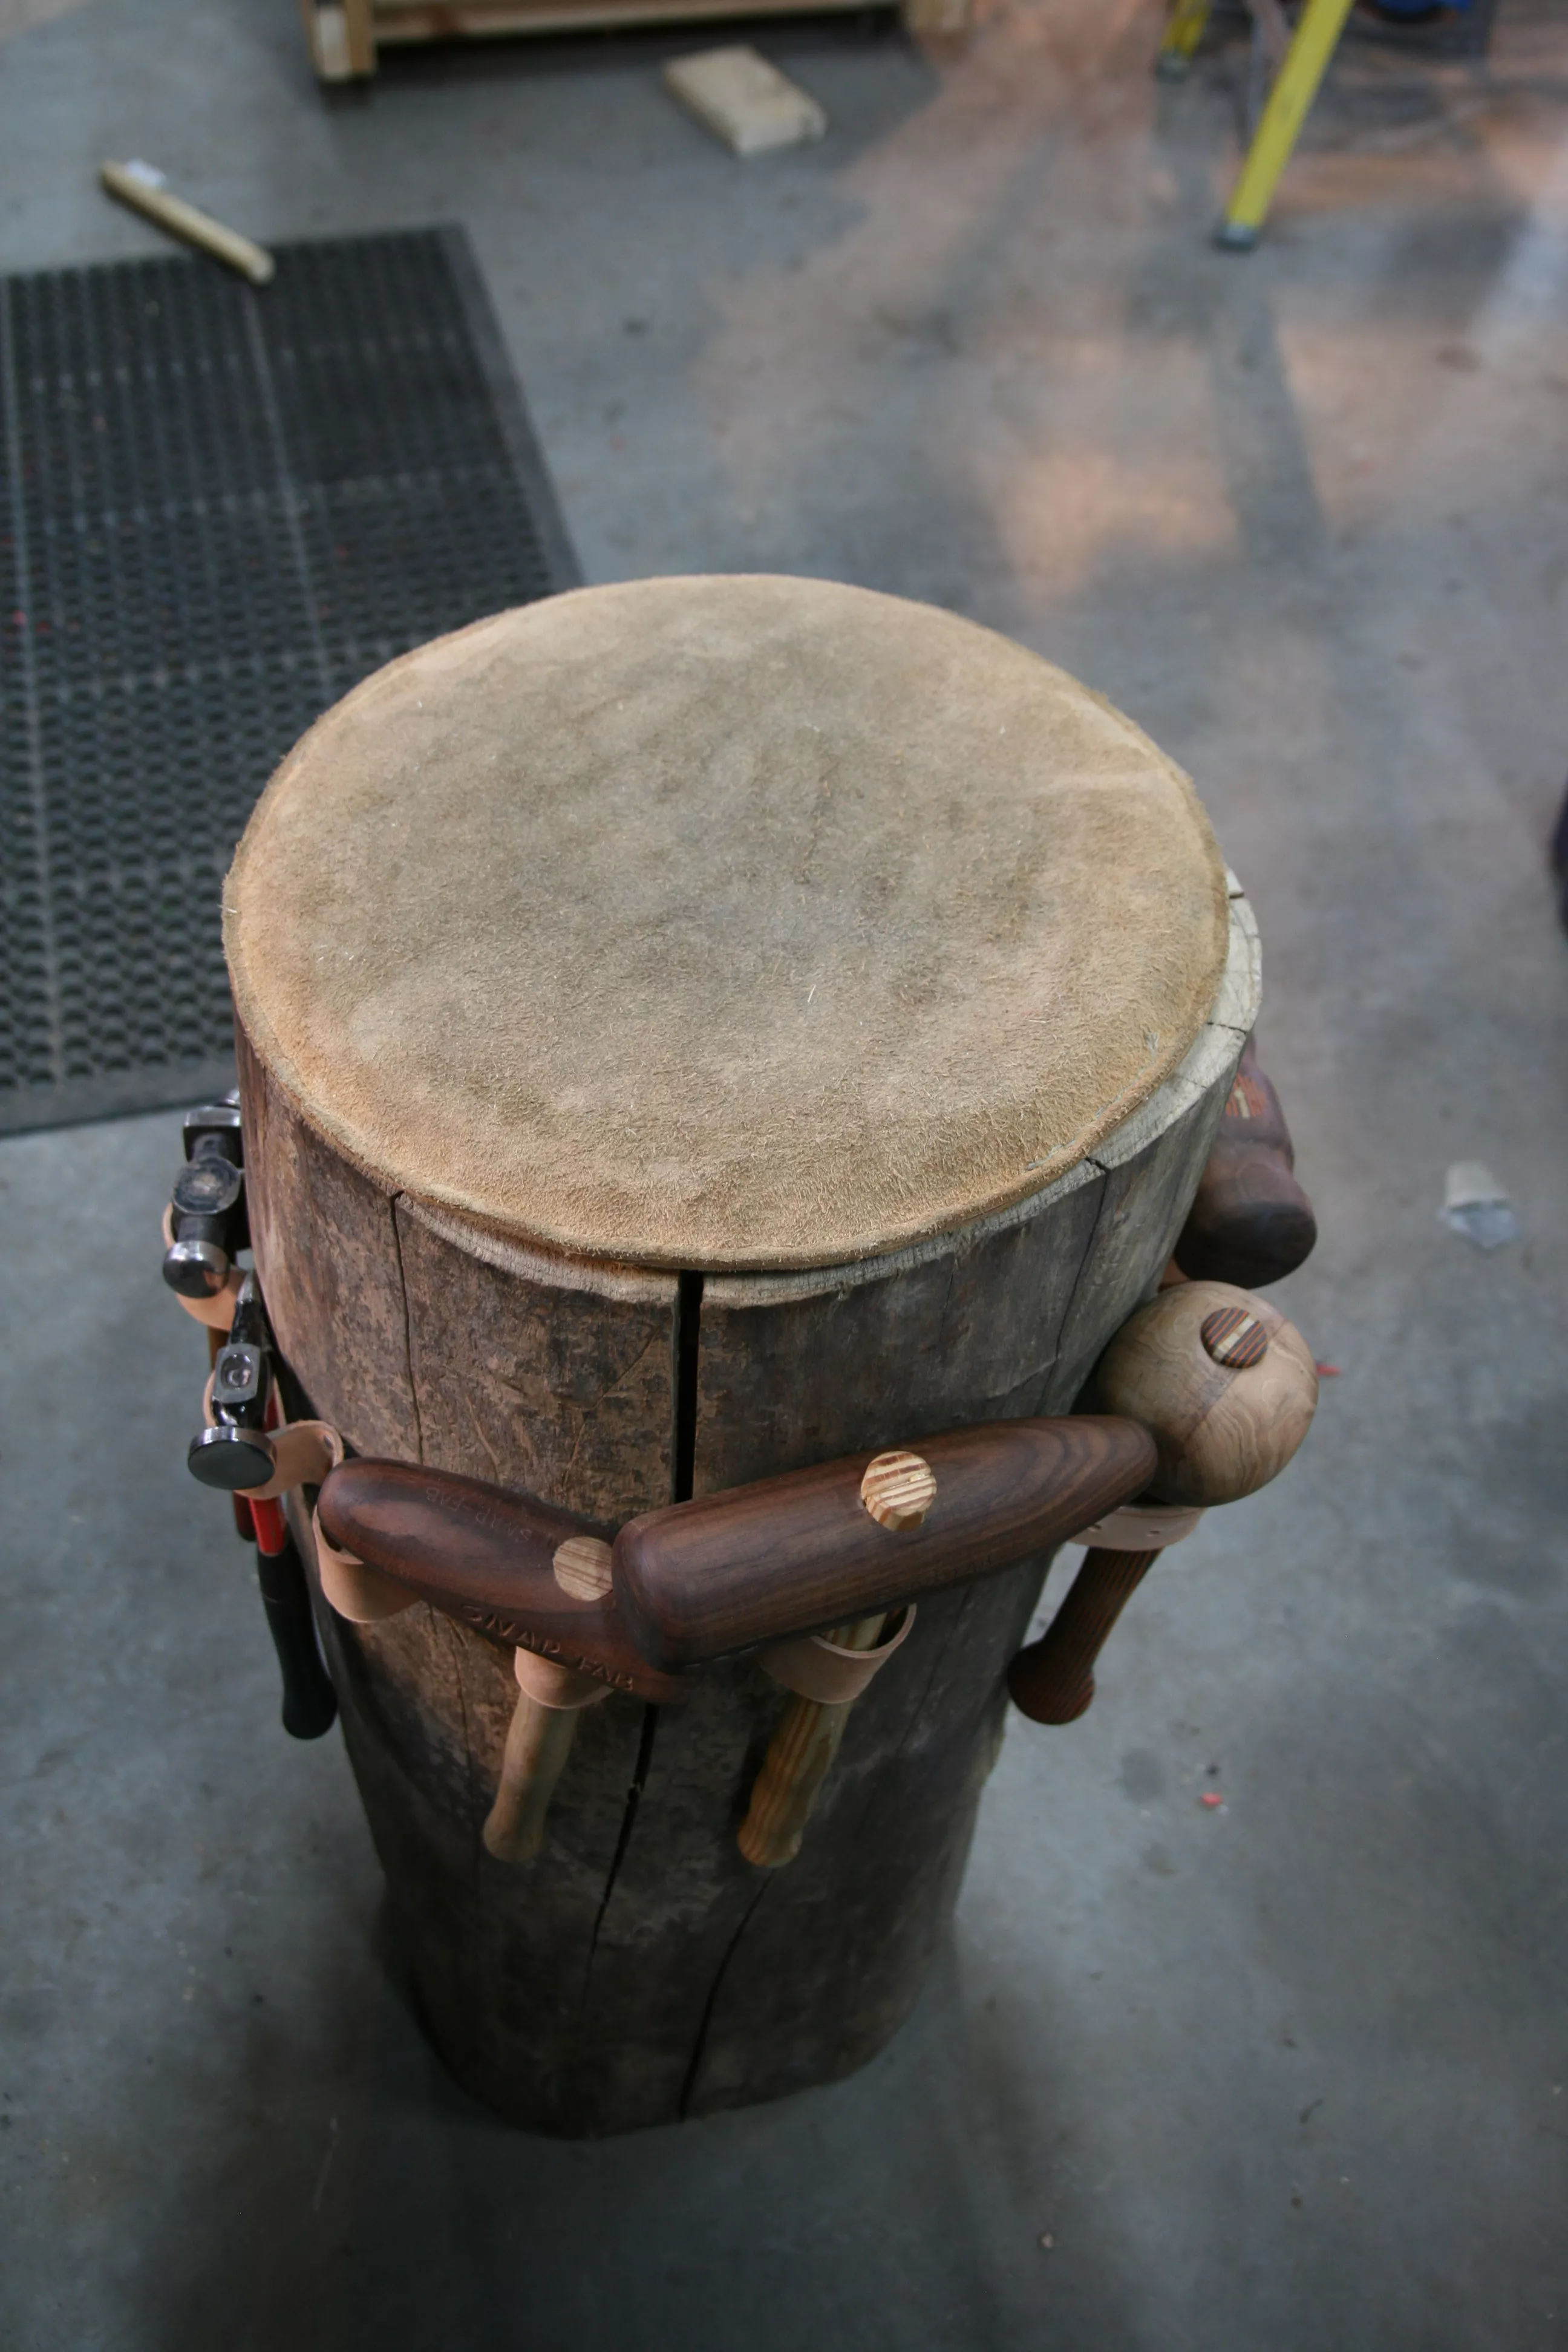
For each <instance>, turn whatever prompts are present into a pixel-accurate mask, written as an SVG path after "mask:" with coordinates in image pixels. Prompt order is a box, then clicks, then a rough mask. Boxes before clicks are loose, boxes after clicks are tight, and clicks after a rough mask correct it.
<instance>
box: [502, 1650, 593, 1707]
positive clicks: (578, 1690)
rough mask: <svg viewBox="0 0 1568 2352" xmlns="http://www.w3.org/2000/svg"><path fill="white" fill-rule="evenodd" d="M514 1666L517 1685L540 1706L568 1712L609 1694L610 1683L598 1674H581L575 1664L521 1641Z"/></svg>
mask: <svg viewBox="0 0 1568 2352" xmlns="http://www.w3.org/2000/svg"><path fill="white" fill-rule="evenodd" d="M511 1670H512V1672H513V1674H514V1675H516V1676H517V1686H518V1688H519V1690H520V1691H521V1693H522V1695H523V1696H524V1697H525V1698H531V1699H532V1700H533V1701H534V1702H535V1704H536V1705H537V1706H549V1707H554V1708H555V1709H556V1710H557V1711H558V1712H559V1713H561V1714H563V1715H565V1714H570V1713H573V1712H574V1711H575V1710H576V1709H577V1708H578V1707H580V1706H597V1704H598V1702H599V1701H600V1699H602V1698H608V1697H609V1696H610V1685H609V1684H608V1683H607V1682H605V1681H604V1680H603V1679H602V1678H601V1677H600V1676H599V1675H580V1674H578V1673H577V1671H576V1669H575V1668H574V1667H573V1666H563V1665H558V1664H556V1662H555V1660H554V1659H553V1658H542V1657H540V1656H539V1655H538V1654H537V1653H536V1652H534V1651H532V1650H525V1649H524V1648H523V1647H522V1645H521V1643H519V1644H518V1647H517V1648H516V1649H515V1650H514V1651H513V1652H512V1660H511Z"/></svg>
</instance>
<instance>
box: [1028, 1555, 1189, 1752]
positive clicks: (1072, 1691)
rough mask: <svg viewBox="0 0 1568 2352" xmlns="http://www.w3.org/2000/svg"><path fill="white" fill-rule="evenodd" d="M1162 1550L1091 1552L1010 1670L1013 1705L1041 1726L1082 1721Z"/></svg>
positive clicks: (1085, 1556) (1085, 1557)
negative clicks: (1103, 1662)
mask: <svg viewBox="0 0 1568 2352" xmlns="http://www.w3.org/2000/svg"><path fill="white" fill-rule="evenodd" d="M1159 1557H1160V1555H1159V1553H1158V1552H1157V1551H1100V1550H1095V1551H1087V1552H1085V1554H1084V1556H1083V1565H1082V1567H1081V1568H1080V1569H1079V1572H1078V1574H1077V1576H1075V1577H1074V1579H1073V1582H1072V1590H1071V1591H1069V1592H1068V1597H1067V1599H1066V1600H1065V1601H1063V1602H1062V1605H1061V1607H1060V1608H1059V1609H1058V1611H1057V1613H1056V1615H1055V1616H1054V1617H1053V1618H1052V1620H1051V1622H1050V1624H1049V1625H1048V1626H1047V1629H1046V1631H1045V1633H1043V1634H1042V1635H1041V1637H1040V1639H1039V1640H1038V1641H1037V1642H1031V1643H1030V1644H1029V1646H1028V1648H1027V1649H1026V1650H1020V1651H1019V1653H1018V1654H1017V1656H1016V1658H1015V1659H1014V1661H1013V1663H1012V1664H1011V1665H1010V1666H1009V1667H1008V1669H1007V1688H1008V1690H1009V1692H1010V1693H1011V1694H1012V1698H1013V1704H1014V1706H1016V1707H1018V1708H1019V1709H1020V1710H1021V1712H1022V1713H1023V1714H1025V1715H1026V1716H1028V1717H1030V1719H1031V1720H1032V1721H1033V1722H1035V1723H1076V1722H1077V1721H1078V1719H1079V1716H1080V1715H1083V1714H1085V1713H1087V1711H1088V1709H1089V1703H1090V1701H1091V1700H1092V1699H1093V1697H1094V1662H1095V1660H1096V1659H1097V1658H1098V1657H1099V1655H1100V1651H1101V1650H1102V1649H1103V1648H1104V1646H1105V1643H1106V1641H1107V1639H1108V1638H1109V1636H1110V1629H1111V1627H1112V1626H1113V1625H1114V1624H1115V1622H1116V1621H1117V1619H1118V1618H1119V1617H1120V1616H1121V1612H1122V1611H1123V1610H1124V1609H1125V1608H1126V1606H1127V1603H1128V1602H1129V1601H1131V1598H1132V1595H1133V1594H1134V1593H1135V1592H1136V1591H1137V1590H1138V1587H1139V1586H1140V1585H1141V1584H1142V1581H1143V1579H1144V1577H1145V1576H1146V1575H1147V1574H1148V1572H1149V1570H1150V1569H1151V1568H1152V1566H1153V1564H1154V1562H1155V1561H1156V1560H1157V1559H1159Z"/></svg>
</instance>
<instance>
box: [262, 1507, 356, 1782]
mask: <svg viewBox="0 0 1568 2352" xmlns="http://www.w3.org/2000/svg"><path fill="white" fill-rule="evenodd" d="M250 1508H251V1515H252V1517H253V1518H254V1519H255V1522H256V1575H257V1581H258V1583H259V1585H260V1587H261V1598H262V1601H263V1602H264V1604H265V1606H266V1610H267V1630H268V1633H270V1634H271V1636H272V1646H273V1648H274V1649H275V1650H276V1651H277V1653H278V1666H279V1673H280V1674H281V1675H282V1677H283V1728H284V1730H285V1731H286V1732H288V1734H289V1738H292V1739H320V1738H321V1735H322V1733H323V1732H326V1731H330V1730H331V1727H332V1725H333V1724H334V1722H335V1721H336V1720H337V1713H338V1699H337V1693H336V1692H335V1691H334V1690H333V1688H332V1685H331V1682H330V1680H329V1679H328V1676H327V1670H326V1668H325V1666H323V1665H322V1664H321V1652H320V1651H319V1650H318V1649H317V1647H316V1623H315V1619H314V1617H313V1616H312V1615H311V1613H310V1587H309V1585H308V1584H307V1583H306V1581H305V1571H304V1570H303V1568H302V1567H301V1566H300V1555H299V1553H298V1552H297V1551H296V1550H295V1549H294V1542H293V1538H292V1537H291V1536H290V1535H289V1528H288V1524H287V1522H286V1521H285V1519H284V1517H283V1514H282V1512H281V1510H280V1509H279V1507H278V1505H277V1504H276V1503H252V1505H251V1507H250Z"/></svg>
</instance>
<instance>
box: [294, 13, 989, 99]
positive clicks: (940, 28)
mask: <svg viewBox="0 0 1568 2352" xmlns="http://www.w3.org/2000/svg"><path fill="white" fill-rule="evenodd" d="M865 5H867V0H300V16H301V17H302V19H303V21H304V26H305V40H306V44H307V47H309V49H310V63H311V64H312V66H314V68H315V69H316V74H317V77H318V79H320V80H321V81H328V82H340V81H355V80H359V79H363V77H364V76H366V75H367V74H373V73H374V71H375V68H376V58H377V54H378V52H379V51H380V50H381V49H383V48H384V47H390V46H391V45H392V44H393V43H401V42H407V41H449V40H468V39H480V38H488V37H490V36H492V35H496V34H501V33H569V32H575V31H576V30H578V29H579V28H580V27H588V26H595V27H603V26H620V25H627V26H630V25H695V24H702V23H706V22H711V21H725V22H732V21H733V20H734V19H735V18H736V17H739V16H821V15H826V14H829V13H832V14H835V15H847V14H850V13H852V12H855V11H858V10H859V9H862V8H864V7H865ZM970 11H971V0H899V14H900V16H901V18H902V19H903V23H904V26H905V28H906V30H907V31H909V32H910V33H911V34H914V35H916V36H918V37H931V36H940V35H942V34H952V33H962V32H963V31H965V30H966V29H967V27H968V25H969V21H970Z"/></svg>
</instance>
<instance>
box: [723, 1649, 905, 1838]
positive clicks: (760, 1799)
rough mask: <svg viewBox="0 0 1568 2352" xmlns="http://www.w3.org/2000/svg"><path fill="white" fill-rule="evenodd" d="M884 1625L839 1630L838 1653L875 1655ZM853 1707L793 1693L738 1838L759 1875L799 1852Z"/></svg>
mask: <svg viewBox="0 0 1568 2352" xmlns="http://www.w3.org/2000/svg"><path fill="white" fill-rule="evenodd" d="M886 1623H887V1619H886V1617H885V1616H879V1617H865V1618H862V1619H861V1621H860V1622H859V1623H858V1624H856V1625H846V1626H843V1627H841V1628H839V1630H838V1631H837V1633H835V1635H834V1639H835V1641H836V1642H837V1644H838V1646H839V1648H840V1649H844V1650H874V1649H875V1648H876V1647H877V1644H878V1643H879V1641H880V1640H881V1638H882V1630H883V1627H884V1626H885V1625H886ZM854 1705H855V1701H854V1700H853V1699H852V1698H851V1699H841V1700H837V1701H831V1702H830V1701H824V1700H821V1699H811V1698H801V1697H800V1696H798V1695H797V1694H795V1693H794V1692H792V1693H791V1695H790V1697H789V1699H788V1701H787V1703H786V1705H785V1707H784V1713H783V1715H782V1716H781V1717H779V1721H778V1727H777V1729H776V1730H775V1731H774V1733H773V1738H772V1739H771V1740H770V1742H769V1743H768V1752H767V1754H766V1756H765V1757H764V1758H763V1769H762V1770H761V1771H760V1772H759V1773H758V1774H757V1777H756V1779H755V1780H754V1781H753V1782H752V1801H751V1803H750V1805H749V1807H748V1808H747V1811H746V1818H745V1820H744V1821H743V1822H742V1824H741V1828H740V1832H739V1834H738V1836H737V1838H736V1843H737V1844H738V1845H739V1847H740V1849H741V1852H742V1853H743V1854H744V1856H745V1858H746V1860H747V1861H748V1862H749V1863H752V1864H754V1865H755V1866H756V1868H757V1869H759V1870H780V1869H782V1868H783V1866H784V1864H785V1863H786V1862H793V1861H794V1860H795V1856H796V1854H797V1853H799V1852H800V1845H801V1840H802V1838H803V1837H804V1836H805V1825H806V1823H807V1822H809V1821H810V1819H811V1816H812V1813H813V1811H814V1810H815V1809H816V1801H817V1798H818V1797H819V1796H820V1795H821V1793H822V1785H823V1782H824V1781H825V1780H826V1778H827V1775H828V1773H829V1772H830V1771H831V1769H833V1759H834V1758H835V1757H836V1756H837V1753H838V1743H839V1741H840V1740H841V1739H842V1738H843V1737H844V1727H845V1725H846V1724H847V1722H848V1720H849V1711H850V1709H851V1708H852V1707H853V1706H854Z"/></svg>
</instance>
